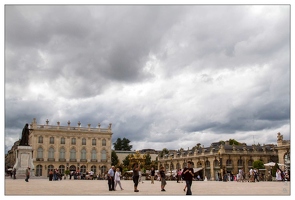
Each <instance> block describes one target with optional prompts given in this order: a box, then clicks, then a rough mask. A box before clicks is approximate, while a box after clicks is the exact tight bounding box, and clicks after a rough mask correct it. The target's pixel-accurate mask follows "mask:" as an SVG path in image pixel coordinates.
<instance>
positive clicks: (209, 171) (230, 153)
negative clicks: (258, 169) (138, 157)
mask: <svg viewBox="0 0 295 200" xmlns="http://www.w3.org/2000/svg"><path fill="white" fill-rule="evenodd" d="M256 160H262V161H263V163H268V162H279V163H281V164H284V166H285V169H289V168H290V141H284V140H283V136H282V135H281V134H280V133H278V140H277V145H274V144H269V145H263V146H261V145H251V146H247V145H246V144H245V143H243V144H241V145H229V144H228V143H227V142H225V144H223V143H221V142H214V143H212V144H211V146H210V147H200V148H198V149H194V150H187V151H184V150H183V151H175V150H172V151H170V152H169V154H166V155H164V156H163V157H159V160H158V168H160V166H164V167H165V168H166V171H173V170H176V169H183V168H184V167H185V166H186V165H187V162H188V161H192V162H193V164H194V168H195V171H196V172H198V174H199V175H200V176H201V177H204V176H206V177H207V178H208V180H220V179H221V178H222V176H223V174H224V173H232V174H237V173H238V170H239V169H243V170H244V172H248V171H249V170H250V169H251V168H253V162H254V161H256Z"/></svg>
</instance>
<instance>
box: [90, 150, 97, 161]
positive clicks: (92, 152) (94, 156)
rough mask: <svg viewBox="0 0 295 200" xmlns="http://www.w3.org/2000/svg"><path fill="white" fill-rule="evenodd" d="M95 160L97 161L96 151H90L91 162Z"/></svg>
mask: <svg viewBox="0 0 295 200" xmlns="http://www.w3.org/2000/svg"><path fill="white" fill-rule="evenodd" d="M96 160H97V155H96V150H95V149H92V151H91V161H94V162H96Z"/></svg>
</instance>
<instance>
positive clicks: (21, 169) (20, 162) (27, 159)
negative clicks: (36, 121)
mask: <svg viewBox="0 0 295 200" xmlns="http://www.w3.org/2000/svg"><path fill="white" fill-rule="evenodd" d="M15 153H16V155H15V157H16V161H15V165H14V166H13V168H15V169H16V178H25V177H26V169H27V168H28V167H30V168H31V170H30V172H31V173H30V177H33V176H34V173H33V172H34V164H33V148H32V147H31V146H18V147H17V150H16V151H15Z"/></svg>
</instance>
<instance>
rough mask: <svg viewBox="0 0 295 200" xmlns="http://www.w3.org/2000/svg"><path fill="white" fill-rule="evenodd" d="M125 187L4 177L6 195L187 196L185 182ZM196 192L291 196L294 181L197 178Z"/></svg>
mask: <svg viewBox="0 0 295 200" xmlns="http://www.w3.org/2000/svg"><path fill="white" fill-rule="evenodd" d="M121 184H122V187H123V189H124V190H120V188H119V186H117V191H109V190H108V184H107V181H106V180H73V179H72V180H69V179H67V180H61V181H49V180H48V179H37V178H35V179H34V178H31V179H29V182H25V180H24V179H15V180H14V179H11V178H6V179H5V180H4V195H5V196H18V195H22V196H23V195H29V196H30V195H31V196H35V195H36V196H38V195H46V196H50V195H69V196H75V195H79V196H87V195H89V196H106V195H107V196H109V195H111V196H121V195H122V196H152V195H155V196H162V195H164V196H184V195H185V192H184V191H183V189H184V186H185V183H184V182H183V183H177V182H176V181H167V185H166V187H165V189H166V192H162V191H161V189H160V182H159V181H155V183H154V184H151V183H150V181H144V182H143V183H139V186H138V189H139V192H138V193H136V192H134V191H133V182H132V181H131V180H121ZM192 193H193V195H195V196H219V195H227V196H228V195H230V196H231V195H233V196H249V195H252V196H253V195H255V196H259V195H262V196H289V197H290V195H291V187H290V182H275V181H274V182H256V183H249V182H235V181H231V182H221V181H193V184H192Z"/></svg>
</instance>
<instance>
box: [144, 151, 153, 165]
mask: <svg viewBox="0 0 295 200" xmlns="http://www.w3.org/2000/svg"><path fill="white" fill-rule="evenodd" d="M151 163H152V158H151V155H150V154H149V153H148V154H147V155H146V156H145V165H150V164H151Z"/></svg>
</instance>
